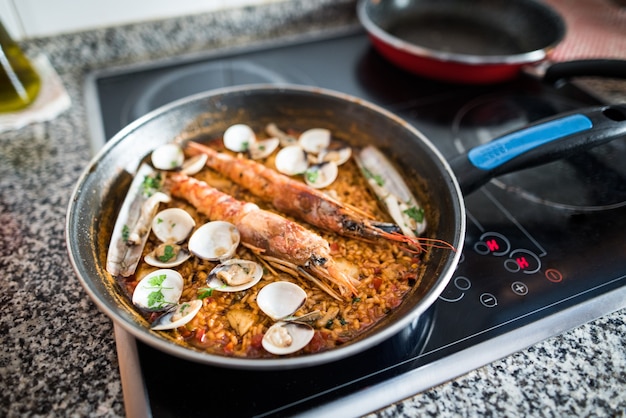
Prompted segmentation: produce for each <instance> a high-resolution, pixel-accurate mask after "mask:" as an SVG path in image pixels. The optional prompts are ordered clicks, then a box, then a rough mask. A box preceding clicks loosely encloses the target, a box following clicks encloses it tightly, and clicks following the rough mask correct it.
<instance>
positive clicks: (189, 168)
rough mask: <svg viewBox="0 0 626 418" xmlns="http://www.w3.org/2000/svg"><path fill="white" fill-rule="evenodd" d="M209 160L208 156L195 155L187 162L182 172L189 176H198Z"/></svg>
mask: <svg viewBox="0 0 626 418" xmlns="http://www.w3.org/2000/svg"><path fill="white" fill-rule="evenodd" d="M208 159H209V156H208V155H206V154H198V155H194V156H193V157H191V158H187V159H186V160H185V162H184V163H183V165H182V167H181V170H180V171H181V173H183V174H187V175H188V176H193V175H194V174H198V173H199V172H200V171H201V170H202V169H203V168H204V166H205V165H206V161H207V160H208Z"/></svg>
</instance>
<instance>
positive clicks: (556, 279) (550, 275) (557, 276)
mask: <svg viewBox="0 0 626 418" xmlns="http://www.w3.org/2000/svg"><path fill="white" fill-rule="evenodd" d="M545 275H546V279H548V280H550V281H551V282H553V283H560V282H561V281H563V275H562V274H561V272H560V271H558V270H556V269H548V270H546V273H545Z"/></svg>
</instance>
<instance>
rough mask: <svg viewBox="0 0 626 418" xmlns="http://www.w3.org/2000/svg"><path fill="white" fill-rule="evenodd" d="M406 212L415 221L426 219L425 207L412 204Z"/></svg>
mask: <svg viewBox="0 0 626 418" xmlns="http://www.w3.org/2000/svg"><path fill="white" fill-rule="evenodd" d="M404 213H405V214H406V215H407V216H408V217H409V218H411V219H414V220H415V222H422V221H423V220H424V209H422V208H417V207H415V206H411V207H410V208H408V209H407V210H405V211H404Z"/></svg>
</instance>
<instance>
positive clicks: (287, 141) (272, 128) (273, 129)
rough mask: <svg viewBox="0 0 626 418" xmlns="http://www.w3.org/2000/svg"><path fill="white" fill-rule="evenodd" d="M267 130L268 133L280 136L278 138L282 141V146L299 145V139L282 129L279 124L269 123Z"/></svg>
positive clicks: (276, 136)
mask: <svg viewBox="0 0 626 418" xmlns="http://www.w3.org/2000/svg"><path fill="white" fill-rule="evenodd" d="M265 132H267V134H268V135H270V136H272V137H275V138H278V140H279V141H280V146H281V147H287V146H289V145H297V144H298V139H297V138H294V137H293V136H291V135H289V134H288V133H286V132H283V131H281V130H280V129H279V128H278V126H276V124H275V123H269V124H268V125H267V126H266V127H265Z"/></svg>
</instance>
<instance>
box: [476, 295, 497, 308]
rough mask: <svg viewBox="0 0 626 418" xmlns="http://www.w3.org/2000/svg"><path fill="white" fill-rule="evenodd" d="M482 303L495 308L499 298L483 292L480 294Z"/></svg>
mask: <svg viewBox="0 0 626 418" xmlns="http://www.w3.org/2000/svg"><path fill="white" fill-rule="evenodd" d="M480 303H482V304H483V305H484V306H486V307H487V308H493V307H494V306H496V305H497V304H498V299H496V297H495V296H494V295H492V294H491V293H483V294H481V295H480Z"/></svg>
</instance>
